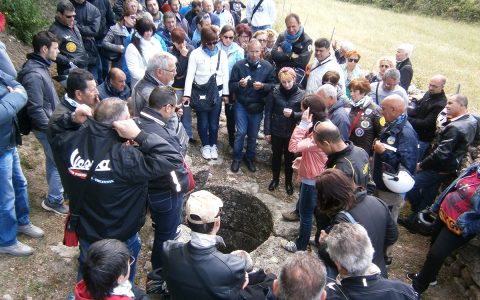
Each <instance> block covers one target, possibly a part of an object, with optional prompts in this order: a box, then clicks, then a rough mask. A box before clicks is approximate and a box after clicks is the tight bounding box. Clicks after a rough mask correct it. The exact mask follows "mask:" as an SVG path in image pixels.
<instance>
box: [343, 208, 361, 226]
mask: <svg viewBox="0 0 480 300" xmlns="http://www.w3.org/2000/svg"><path fill="white" fill-rule="evenodd" d="M340 214H343V215H344V216H345V217H347V219H348V222H350V223H352V224H357V223H358V222H357V221H356V220H355V218H354V217H353V216H352V214H350V213H349V212H348V211H346V210H342V211H340Z"/></svg>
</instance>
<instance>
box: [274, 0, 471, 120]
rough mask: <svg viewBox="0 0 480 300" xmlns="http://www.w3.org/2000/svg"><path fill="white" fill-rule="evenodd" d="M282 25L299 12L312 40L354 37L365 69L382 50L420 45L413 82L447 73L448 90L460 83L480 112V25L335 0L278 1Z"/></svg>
mask: <svg viewBox="0 0 480 300" xmlns="http://www.w3.org/2000/svg"><path fill="white" fill-rule="evenodd" d="M276 3H277V9H278V18H277V24H276V25H277V26H276V28H277V29H280V30H284V28H285V26H284V25H283V19H284V16H285V15H287V14H288V13H290V12H295V13H297V14H299V15H300V18H301V21H302V22H303V23H306V26H305V27H306V30H305V31H306V32H307V33H308V34H309V35H310V37H311V38H312V39H314V40H315V39H317V38H319V37H326V38H330V36H331V34H332V29H333V27H334V26H335V36H334V39H336V40H338V41H342V40H350V41H352V42H353V43H354V44H355V45H356V46H357V49H358V51H359V52H360V53H361V55H362V58H361V61H360V64H361V66H362V68H364V69H367V70H371V69H373V68H374V64H375V62H376V60H377V59H378V58H379V57H381V56H383V55H393V54H394V53H395V50H396V46H397V45H398V44H400V43H405V42H408V43H411V44H413V45H415V49H414V51H413V55H412V59H411V60H412V64H413V68H414V75H413V81H412V82H413V83H414V84H415V85H416V86H417V87H418V88H420V89H426V87H427V83H428V80H429V78H430V77H431V76H432V75H434V74H444V75H445V76H447V78H448V81H447V86H446V92H447V93H452V92H453V91H454V88H455V85H456V84H457V83H460V84H461V92H462V93H463V94H465V95H467V96H468V97H469V99H470V103H471V108H472V110H475V111H477V112H478V111H480V100H479V99H477V96H478V95H479V94H480V87H479V86H480V85H479V78H480V26H479V25H469V24H465V23H459V22H454V21H447V20H441V19H437V18H431V17H425V16H416V15H407V14H398V13H394V12H390V11H385V10H381V9H378V8H374V7H369V6H362V5H354V4H350V3H345V2H339V1H332V0H315V1H312V0H297V1H295V2H291V1H285V0H276Z"/></svg>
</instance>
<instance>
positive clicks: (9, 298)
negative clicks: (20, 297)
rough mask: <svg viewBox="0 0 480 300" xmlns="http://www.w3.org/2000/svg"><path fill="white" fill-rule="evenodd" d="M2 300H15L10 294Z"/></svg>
mask: <svg viewBox="0 0 480 300" xmlns="http://www.w3.org/2000/svg"><path fill="white" fill-rule="evenodd" d="M2 300H13V298H12V296H10V295H9V294H6V295H3V297H2Z"/></svg>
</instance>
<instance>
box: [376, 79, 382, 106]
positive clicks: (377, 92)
mask: <svg viewBox="0 0 480 300" xmlns="http://www.w3.org/2000/svg"><path fill="white" fill-rule="evenodd" d="M380 82H381V81H379V82H378V84H377V88H376V89H375V103H377V105H380V103H378V87H379V86H380Z"/></svg>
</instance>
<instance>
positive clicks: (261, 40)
mask: <svg viewBox="0 0 480 300" xmlns="http://www.w3.org/2000/svg"><path fill="white" fill-rule="evenodd" d="M258 41H259V42H260V43H266V42H267V40H263V39H258Z"/></svg>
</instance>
